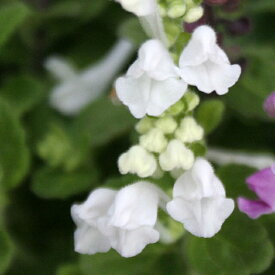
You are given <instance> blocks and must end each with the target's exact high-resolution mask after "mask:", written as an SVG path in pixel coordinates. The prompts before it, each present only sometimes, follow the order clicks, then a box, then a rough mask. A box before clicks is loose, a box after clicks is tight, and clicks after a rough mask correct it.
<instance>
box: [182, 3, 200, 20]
mask: <svg viewBox="0 0 275 275" xmlns="http://www.w3.org/2000/svg"><path fill="white" fill-rule="evenodd" d="M202 16H203V8H202V7H201V6H198V7H195V8H191V9H190V10H189V11H188V12H187V13H186V15H185V16H184V21H185V22H187V23H193V22H196V21H197V20H199V19H200V18H201V17H202Z"/></svg>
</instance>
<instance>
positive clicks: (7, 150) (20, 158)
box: [0, 99, 29, 188]
mask: <svg viewBox="0 0 275 275" xmlns="http://www.w3.org/2000/svg"><path fill="white" fill-rule="evenodd" d="M0 125H1V127H0V171H1V174H2V175H1V176H2V177H1V182H0V183H2V184H3V186H4V187H5V188H13V187H16V186H17V185H18V184H19V183H20V182H21V181H22V179H23V178H24V176H25V175H26V173H27V171H28V168H29V151H28V148H27V146H26V143H25V133H24V130H23V128H22V126H21V125H20V122H19V120H18V118H17V117H16V116H15V115H14V112H13V110H12V109H11V107H10V106H9V105H8V104H7V103H6V102H4V100H1V99H0Z"/></svg>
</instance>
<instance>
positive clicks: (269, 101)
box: [264, 92, 275, 117]
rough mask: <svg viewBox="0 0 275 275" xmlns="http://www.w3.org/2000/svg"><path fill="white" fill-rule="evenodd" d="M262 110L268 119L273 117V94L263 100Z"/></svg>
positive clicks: (274, 113) (274, 109)
mask: <svg viewBox="0 0 275 275" xmlns="http://www.w3.org/2000/svg"><path fill="white" fill-rule="evenodd" d="M264 110H265V111H266V113H267V114H268V115H269V116H270V117H275V92H273V93H272V94H271V95H270V96H269V97H268V98H267V99H266V100H265V103H264Z"/></svg>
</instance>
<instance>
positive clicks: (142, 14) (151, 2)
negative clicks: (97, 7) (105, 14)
mask: <svg viewBox="0 0 275 275" xmlns="http://www.w3.org/2000/svg"><path fill="white" fill-rule="evenodd" d="M115 1H116V2H119V3H120V4H121V5H122V7H123V8H124V9H125V10H127V11H129V12H132V13H134V14H135V15H136V16H138V17H139V21H140V23H141V25H142V27H143V29H144V31H145V32H146V33H147V35H148V36H149V37H151V38H156V39H159V40H160V41H162V43H163V44H164V45H167V38H166V34H165V31H164V27H163V23H162V19H161V16H160V13H159V10H158V4H157V0H115Z"/></svg>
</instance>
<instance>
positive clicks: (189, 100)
mask: <svg viewBox="0 0 275 275" xmlns="http://www.w3.org/2000/svg"><path fill="white" fill-rule="evenodd" d="M183 98H184V100H185V102H186V105H187V110H186V111H187V112H190V111H193V110H194V109H195V108H196V107H197V106H198V105H199V103H200V98H199V96H198V95H197V94H196V93H194V92H190V91H188V92H187V93H185V95H184V97H183Z"/></svg>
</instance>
